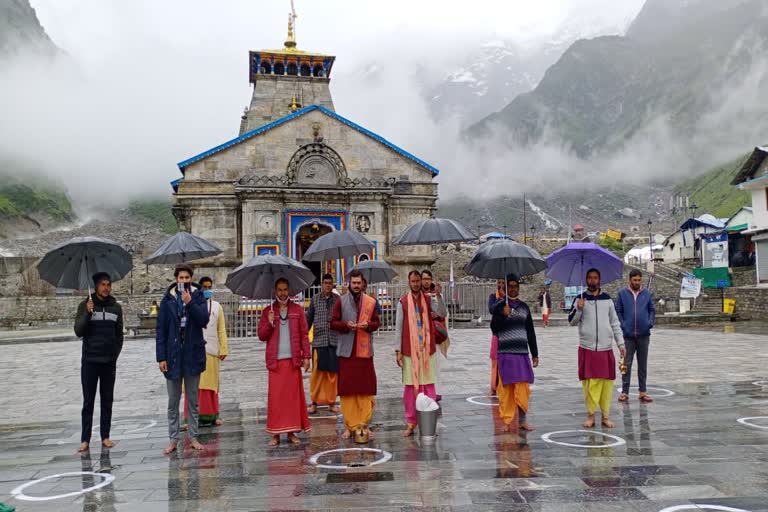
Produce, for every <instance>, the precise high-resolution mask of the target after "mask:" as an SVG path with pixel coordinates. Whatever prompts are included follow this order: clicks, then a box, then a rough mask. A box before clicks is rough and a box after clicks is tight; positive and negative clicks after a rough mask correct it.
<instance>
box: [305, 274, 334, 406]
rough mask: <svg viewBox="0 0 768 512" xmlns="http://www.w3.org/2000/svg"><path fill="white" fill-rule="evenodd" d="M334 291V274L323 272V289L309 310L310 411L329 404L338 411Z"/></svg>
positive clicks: (313, 300)
mask: <svg viewBox="0 0 768 512" xmlns="http://www.w3.org/2000/svg"><path fill="white" fill-rule="evenodd" d="M338 298H339V297H338V295H336V294H335V293H333V276H332V275H331V274H325V275H323V281H322V285H321V288H320V293H317V294H315V296H314V297H312V301H311V302H310V303H309V309H308V310H307V327H308V328H310V329H312V328H314V331H313V333H314V334H313V337H312V375H311V376H310V378H309V395H310V397H311V399H312V405H310V406H309V414H315V413H316V412H317V406H318V405H327V406H328V409H329V410H330V411H331V412H332V413H336V412H338V409H337V408H336V396H337V395H338V382H337V377H338V373H339V359H338V356H337V355H336V346H337V344H338V343H337V340H336V331H334V330H333V329H331V314H332V313H333V306H334V305H335V304H336V301H337V300H338Z"/></svg>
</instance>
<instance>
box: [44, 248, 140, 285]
mask: <svg viewBox="0 0 768 512" xmlns="http://www.w3.org/2000/svg"><path fill="white" fill-rule="evenodd" d="M132 267H133V261H132V259H131V255H130V254H129V253H128V251H126V250H125V249H123V248H122V247H120V245H118V244H117V242H113V241H112V240H107V239H105V238H97V237H95V236H84V237H78V238H73V239H71V240H68V241H66V242H64V243H62V244H60V245H57V246H56V247H54V248H53V249H51V250H50V251H48V252H47V253H46V255H45V256H43V259H41V260H40V261H39V262H38V264H37V271H38V272H39V273H40V278H41V279H43V280H44V281H46V282H48V283H51V284H52V285H53V286H56V287H58V288H70V289H77V290H85V289H87V290H88V295H90V293H91V282H92V281H91V280H92V277H93V274H95V273H96V272H106V273H107V274H109V278H110V279H111V280H112V281H118V280H120V279H122V278H123V277H125V275H126V274H128V272H130V271H131V268H132Z"/></svg>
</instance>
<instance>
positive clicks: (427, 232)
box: [392, 219, 477, 245]
mask: <svg viewBox="0 0 768 512" xmlns="http://www.w3.org/2000/svg"><path fill="white" fill-rule="evenodd" d="M471 240H477V236H476V235H475V234H474V233H472V232H471V231H470V230H468V229H467V228H465V227H464V226H462V225H461V224H460V223H459V222H457V221H455V220H453V219H427V220H422V221H420V222H417V223H416V224H413V225H411V226H408V227H407V228H406V229H405V231H403V232H402V233H400V236H398V237H397V238H395V240H394V241H393V242H392V243H393V244H394V245H434V244H449V243H454V242H469V241H471Z"/></svg>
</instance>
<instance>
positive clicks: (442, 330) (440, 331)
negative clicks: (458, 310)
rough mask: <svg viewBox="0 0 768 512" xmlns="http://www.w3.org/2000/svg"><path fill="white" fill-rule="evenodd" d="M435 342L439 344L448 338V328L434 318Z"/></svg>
mask: <svg viewBox="0 0 768 512" xmlns="http://www.w3.org/2000/svg"><path fill="white" fill-rule="evenodd" d="M434 324H435V343H436V344H438V345H440V344H441V343H443V342H444V341H445V340H447V339H448V329H447V328H446V327H445V322H444V321H442V320H435V321H434Z"/></svg>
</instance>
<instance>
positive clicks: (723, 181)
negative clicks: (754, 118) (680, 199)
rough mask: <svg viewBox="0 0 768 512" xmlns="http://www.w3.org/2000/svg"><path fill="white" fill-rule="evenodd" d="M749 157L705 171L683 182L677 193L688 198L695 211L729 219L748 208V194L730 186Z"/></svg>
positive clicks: (749, 200) (749, 199)
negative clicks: (738, 211)
mask: <svg viewBox="0 0 768 512" xmlns="http://www.w3.org/2000/svg"><path fill="white" fill-rule="evenodd" d="M748 156H749V155H744V156H741V157H739V158H737V159H736V160H733V161H731V162H728V163H727V164H724V165H718V166H717V167H715V168H713V169H711V170H709V171H707V172H706V173H704V174H702V175H700V176H696V177H694V178H691V179H689V180H686V181H685V182H683V183H682V184H681V185H680V187H679V188H678V192H680V193H682V194H687V195H688V196H690V200H691V202H692V203H694V204H696V207H697V208H696V210H697V211H699V212H701V213H711V214H712V215H714V216H715V217H730V216H731V215H733V214H734V213H735V212H736V211H737V210H738V209H739V208H741V207H742V206H749V204H750V202H751V197H750V195H749V193H747V192H744V191H742V190H739V189H737V188H736V187H734V186H733V185H731V180H733V178H734V176H736V173H738V172H739V169H741V166H742V165H743V164H744V161H745V160H746V159H747V158H748Z"/></svg>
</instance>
